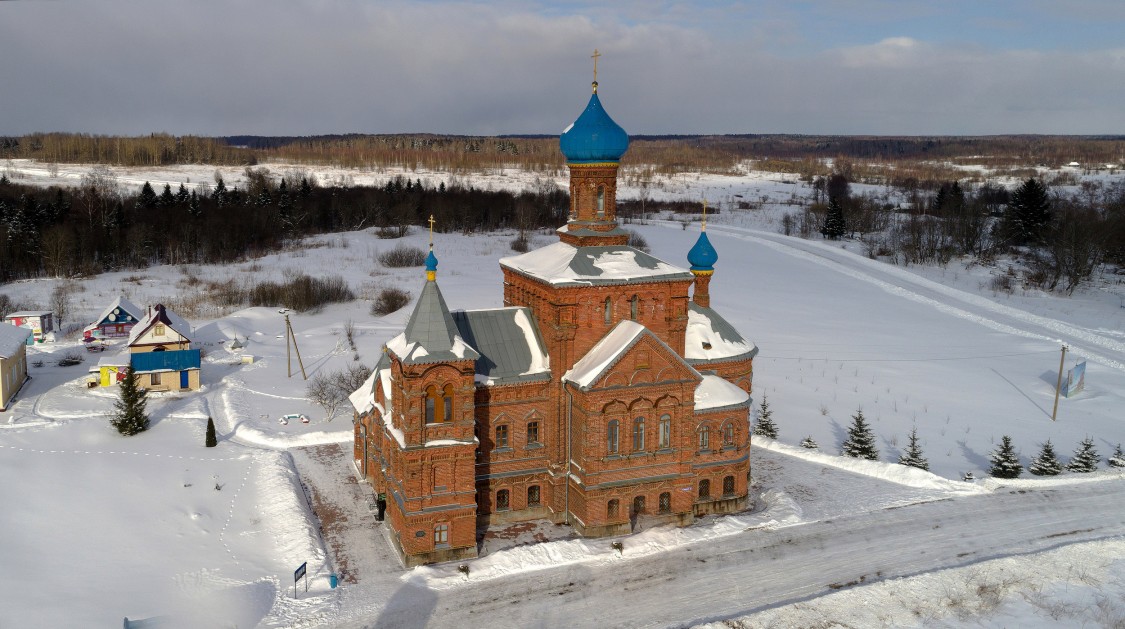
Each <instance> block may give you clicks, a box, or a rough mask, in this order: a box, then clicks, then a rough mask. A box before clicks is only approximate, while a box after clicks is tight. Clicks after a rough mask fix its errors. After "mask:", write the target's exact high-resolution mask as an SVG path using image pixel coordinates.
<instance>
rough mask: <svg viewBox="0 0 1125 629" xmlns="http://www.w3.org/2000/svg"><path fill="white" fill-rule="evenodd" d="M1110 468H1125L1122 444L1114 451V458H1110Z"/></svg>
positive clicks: (1124, 453) (1124, 454)
mask: <svg viewBox="0 0 1125 629" xmlns="http://www.w3.org/2000/svg"><path fill="white" fill-rule="evenodd" d="M1109 466H1110V467H1125V452H1122V451H1121V444H1120V443H1119V444H1117V447H1116V448H1114V450H1113V456H1111V457H1109Z"/></svg>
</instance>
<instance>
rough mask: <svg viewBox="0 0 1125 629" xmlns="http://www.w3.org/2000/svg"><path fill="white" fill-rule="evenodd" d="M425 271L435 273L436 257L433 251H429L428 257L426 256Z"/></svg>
mask: <svg viewBox="0 0 1125 629" xmlns="http://www.w3.org/2000/svg"><path fill="white" fill-rule="evenodd" d="M426 270H427V271H437V256H435V255H434V250H433V249H430V255H428V256H426Z"/></svg>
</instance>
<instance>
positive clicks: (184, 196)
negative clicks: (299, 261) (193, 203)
mask: <svg viewBox="0 0 1125 629" xmlns="http://www.w3.org/2000/svg"><path fill="white" fill-rule="evenodd" d="M187 200H188V190H187V188H186V187H184V184H182V183H181V184H180V189H179V190H177V191H176V203H187Z"/></svg>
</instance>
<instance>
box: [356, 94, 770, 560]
mask: <svg viewBox="0 0 1125 629" xmlns="http://www.w3.org/2000/svg"><path fill="white" fill-rule="evenodd" d="M593 87H594V93H593V95H592V96H591V97H590V102H589V104H588V105H587V106H586V110H585V111H583V112H582V115H580V116H579V117H578V119H577V120H576V121H575V122H574V124H572V125H571V126H570V127H568V128H567V130H566V131H564V132H563V134H562V137H561V138H560V141H559V144H560V148H561V150H562V152H563V154H564V155H565V156H566V159H567V164H568V166H569V168H570V217H569V220H568V221H567V224H566V225H565V226H563V227H562V228H560V229H559V230H558V234H559V242H557V243H554V244H552V245H548V246H546V247H542V248H540V249H537V250H534V251H530V252H528V253H525V254H522V255H517V256H512V257H508V258H503V259H501V260H500V266H501V268H502V270H503V273H504V307H503V308H493V309H486V310H457V311H452V312H451V311H450V310H449V307H448V306H447V305H446V303H445V299H444V298H443V297H442V294H441V289H440V288H439V287H438V281H437V258H436V256H435V255H434V252H433V250H432V245H431V251H430V254H429V256H428V258H427V260H426V283H425V285H424V286H423V288H422V292H421V296H420V297H419V299H418V303H417V304H416V306H415V308H414V311H413V313H412V314H411V316H410V319H409V322H408V323H407V326H406V330H405V331H404V332H403V333H402V334H400V335H398V336H397V337H395V338H394V339H392V340H391V341H390V342H388V343H387V345H386V348H385V351H384V354H383V356H382V359H381V360H380V362H379V363H378V365H377V366H376V368H375V371H374V373H373V374H372V375H371V378H369V379H368V381H367V383H366V384H365V385H364V386H363V388H361V389H360V390H358V391H356V392H355V394H353V396H352V403H353V405H354V406H355V408H356V416H355V417H356V418H355V448H354V457H355V465H356V468H357V472H358V473H359V474H360V475H361V476H362V477H363V478H364V479H365V480H366V481H367V482H369V483H370V484H371V485H372V487H373V489H374V491H375V492H377V493H379V494H383V495H385V499H386V521H387V522H388V524H389V527H390V531H391V533H392V535H391V537H392V539H393V540H394V542H395V544H396V545H397V550H398V551H399V553H400V555H401V557H402V559H403V562H404V564H406V565H407V566H414V565H419V564H423V563H430V562H438V561H448V560H453V559H462V558H467V557H475V556H476V554H477V530H478V528H480V527H485V526H490V525H496V524H505V523H509V522H518V521H525V520H539V519H546V520H550V521H553V522H556V523H562V522H565V523H569V524H570V525H571V526H572V527H574V529H575V531H577V532H578V533H579V534H581V535H584V536H590V537H600V536H610V535H621V534H625V533H629V532H630V531H632V530H633V529H634V528H635V527H636V526H637V524H638V522H643V524H644V525H645V526H651V525H653V524H659V523H674V524H676V525H680V526H683V525H687V524H690V523H691V522H692V521H693V519H694V518H696V517H699V516H703V515H707V514H713V513H725V512H732V511H739V510H742V509H745V508H746V507H748V506H749V500H748V497H747V480H748V478H749V475H750V430H749V408H750V404H751V400H750V395H749V394H750V390H751V379H752V375H753V370H752V362H753V358H754V355H755V354H757V351H758V350H757V347H755V345H754V344H753V343H752V342H750V341H748V340H746V339H744V338H743V337H742V336H741V335H740V334H739V333H738V332H737V331H736V330H735V329H734V328H733V327H732V326H731V325H730V324H729V323H727V321H726V320H724V319H723V318H722V317H721V316H720V315H719V314H718V313H717V312H715V311H714V310H712V309H711V305H710V296H709V294H708V283H709V282H710V280H711V275H712V273H713V272H714V264H715V262H716V260H717V258H718V255H717V253H716V252H715V249H714V248H713V247H712V246H711V243H710V241H709V240H708V239H707V234H706V231H701V232H700V234H699V237H698V239H697V241H696V242H695V244H694V246H692V247H691V248H690V250H689V251H688V253H687V260H688V262H689V263H690V264H691V268H690V270H685V269H682V268H679V267H677V266H674V265H672V264H669V263H667V262H664V261H663V260H660V259H657V258H655V257H653V256H651V255H649V254H647V253H644V252H642V251H639V250H637V249H634V248H633V247H629V246H627V245H626V242H627V241H628V234H627V232H625V231H624V230H622V229H621V228H620V227H619V226H618V224H617V220H616V206H615V203H616V198H617V169H618V165H619V162H620V159H621V156H622V155H623V154H624V153H625V151H626V150H627V149H628V146H629V137H628V135H626V133H625V131H624V130H623V129H622V128H621V127H620V126H618V125H617V123H615V122H614V121H613V119H611V118H610V117H609V115H608V114H607V113H606V111H605V109H603V107H602V104H601V101H600V100H599V99H598V90H597V88H598V84H597V82H596V81H595V82H594V84H593ZM703 228H704V230H705V229H706V224H705V223H704V225H703ZM685 248H686V247H685Z"/></svg>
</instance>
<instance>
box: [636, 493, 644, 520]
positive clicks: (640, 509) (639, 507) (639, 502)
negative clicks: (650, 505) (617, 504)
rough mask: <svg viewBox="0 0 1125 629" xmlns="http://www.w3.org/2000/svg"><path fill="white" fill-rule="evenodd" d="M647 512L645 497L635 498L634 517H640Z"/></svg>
mask: <svg viewBox="0 0 1125 629" xmlns="http://www.w3.org/2000/svg"><path fill="white" fill-rule="evenodd" d="M644 512H645V497H644V496H636V497H635V498H633V515H640V514H642V513H644Z"/></svg>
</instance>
